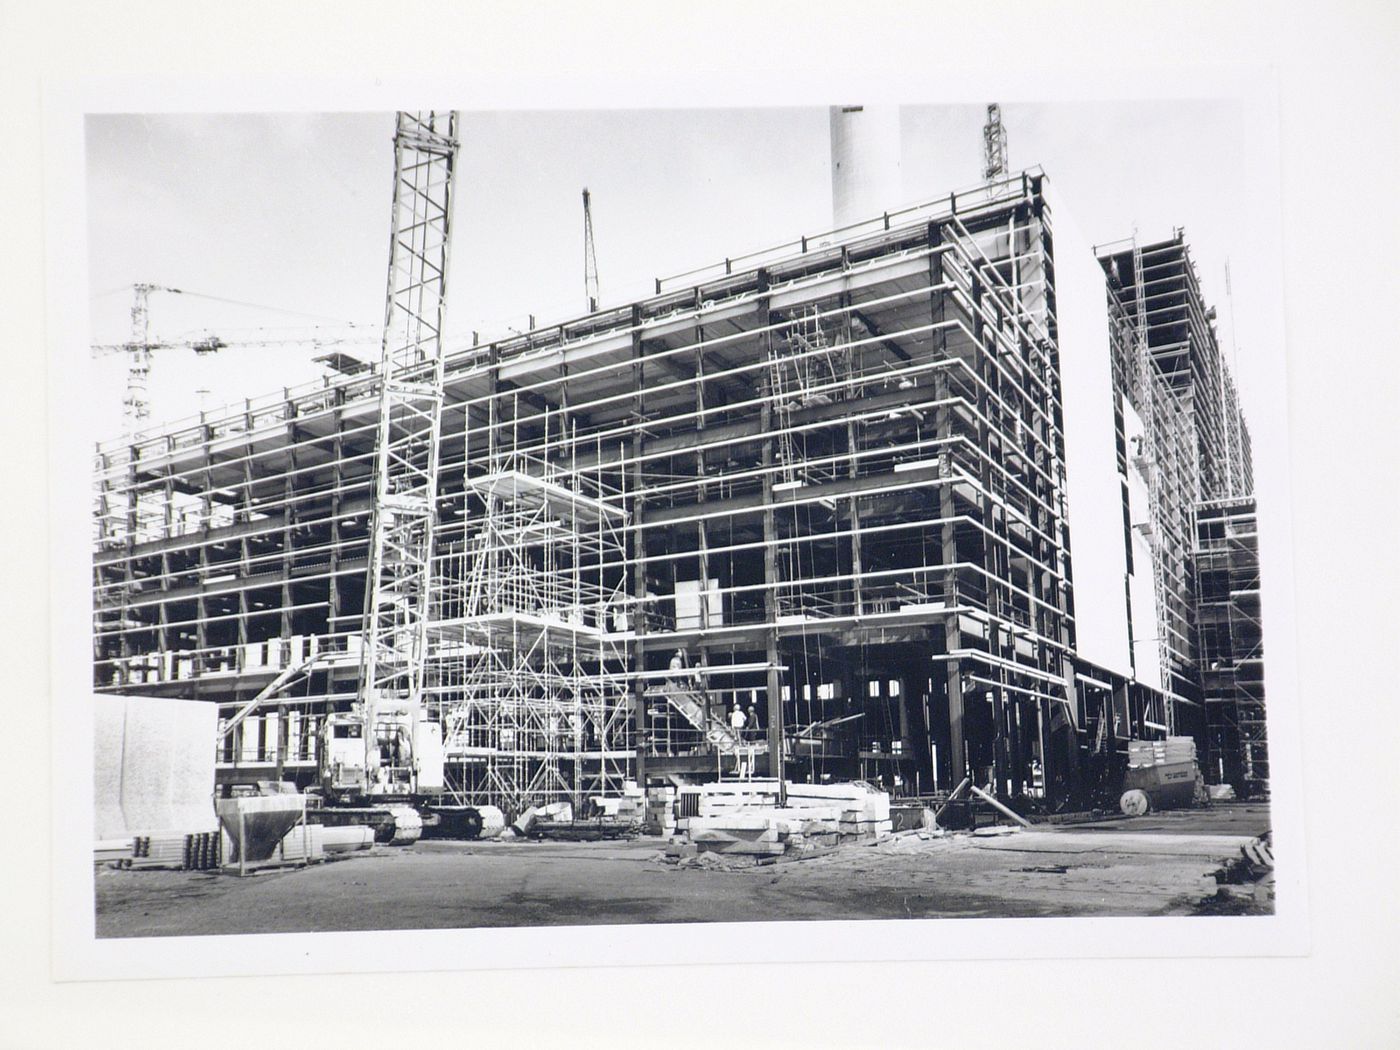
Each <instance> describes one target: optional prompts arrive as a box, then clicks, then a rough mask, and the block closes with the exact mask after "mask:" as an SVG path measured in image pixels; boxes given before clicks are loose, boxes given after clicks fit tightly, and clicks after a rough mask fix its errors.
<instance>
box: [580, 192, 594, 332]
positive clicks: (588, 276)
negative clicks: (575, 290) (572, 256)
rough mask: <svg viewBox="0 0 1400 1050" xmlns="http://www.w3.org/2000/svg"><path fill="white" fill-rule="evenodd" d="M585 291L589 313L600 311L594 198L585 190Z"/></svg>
mask: <svg viewBox="0 0 1400 1050" xmlns="http://www.w3.org/2000/svg"><path fill="white" fill-rule="evenodd" d="M583 291H584V294H585V295H586V296H588V312H589V313H593V312H595V311H596V310H597V309H598V257H597V256H596V255H595V254H594V253H593V198H592V196H591V195H590V194H589V192H588V187H587V186H585V187H584V188H583Z"/></svg>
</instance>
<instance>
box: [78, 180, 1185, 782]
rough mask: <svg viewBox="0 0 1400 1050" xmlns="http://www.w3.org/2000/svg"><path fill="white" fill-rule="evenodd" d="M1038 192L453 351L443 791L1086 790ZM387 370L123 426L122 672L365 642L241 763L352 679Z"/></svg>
mask: <svg viewBox="0 0 1400 1050" xmlns="http://www.w3.org/2000/svg"><path fill="white" fill-rule="evenodd" d="M1043 182H1044V179H1043V176H1041V175H1040V174H1039V173H1035V172H1028V173H1022V174H1019V175H1016V176H1013V177H1009V178H1007V179H1005V180H1002V181H999V182H996V183H993V184H991V185H987V186H982V187H977V188H975V189H972V190H969V191H967V192H959V193H957V194H950V195H948V196H945V197H941V198H938V199H936V200H933V201H929V202H925V203H923V204H920V205H917V206H914V207H911V208H908V209H903V210H901V211H899V212H892V213H890V214H887V215H881V216H876V217H873V218H872V219H871V220H870V221H868V222H864V223H857V224H854V225H852V226H850V227H848V228H846V229H843V230H842V231H839V233H837V234H829V233H828V234H821V235H818V236H813V237H804V238H801V239H800V240H798V241H794V242H791V243H788V244H784V245H780V246H776V247H774V248H771V249H765V250H763V251H761V252H757V253H753V254H752V255H750V256H746V257H744V258H735V259H729V260H725V261H724V262H723V263H721V264H717V265H715V266H712V267H705V268H702V269H700V270H696V271H691V272H689V273H687V274H679V275H675V276H673V277H668V278H662V279H659V280H658V281H657V282H656V292H655V294H654V295H653V296H649V297H647V298H645V299H643V300H639V301H637V302H634V303H630V304H627V305H625V306H619V307H615V308H610V309H606V310H601V311H597V312H593V313H589V314H588V315H586V316H583V317H575V318H570V319H566V320H563V321H561V322H559V323H557V324H550V325H540V326H537V327H533V328H532V329H531V330H529V331H527V332H519V333H513V334H511V335H508V336H505V337H502V338H500V339H497V340H494V341H488V342H485V343H483V344H481V345H473V346H470V347H465V346H463V347H455V348H451V347H450V348H449V349H448V352H447V353H446V355H445V357H444V361H443V391H444V397H443V403H442V418H441V461H440V469H439V471H438V483H437V492H436V497H435V499H436V506H437V511H438V516H437V523H436V531H435V541H436V544H435V545H436V553H435V555H434V557H433V560H432V572H433V578H434V583H433V587H432V592H433V593H434V596H435V604H434V607H433V609H432V610H431V613H430V616H429V620H428V627H427V632H428V633H427V648H426V655H425V657H424V664H423V666H424V670H423V674H424V680H425V686H424V695H425V697H426V703H427V706H428V709H429V711H430V713H431V715H432V716H433V717H434V718H435V719H438V720H440V722H441V723H442V727H443V736H444V741H445V745H446V752H447V773H448V779H449V796H450V798H451V799H452V800H454V801H457V802H459V803H464V804H482V803H489V804H495V805H501V806H502V807H503V808H506V809H516V808H519V807H521V806H523V805H525V804H528V803H531V802H537V801H553V800H562V799H566V798H567V799H570V800H572V801H575V802H578V801H582V800H585V799H586V798H588V797H589V796H590V795H593V794H609V793H616V792H617V791H619V790H620V789H621V787H622V785H623V784H624V783H625V781H627V780H629V779H634V780H636V781H637V782H638V783H643V784H645V783H655V782H658V781H659V780H664V779H672V780H684V779H685V778H708V777H712V776H714V775H715V774H716V773H717V772H724V773H726V774H728V773H730V772H733V769H734V766H735V761H736V760H735V757H734V756H736V755H737V754H739V753H741V752H742V753H746V754H747V762H748V766H747V768H748V769H749V770H750V771H754V770H755V768H756V767H757V769H758V771H762V767H763V766H764V765H765V764H766V765H767V767H768V769H769V770H770V771H777V770H779V769H781V770H782V771H783V772H785V773H786V774H787V775H789V776H790V777H798V778H804V777H810V778H813V779H821V778H823V777H856V776H861V775H865V776H868V777H871V778H873V779H878V780H881V781H883V782H884V783H885V784H886V785H887V786H888V787H890V788H891V789H892V790H896V791H898V792H901V793H917V792H920V791H923V792H927V791H932V790H950V789H951V788H952V787H953V786H955V785H956V784H957V783H958V782H959V781H960V780H961V779H962V777H963V776H964V775H974V774H975V776H976V777H977V779H978V781H979V782H981V783H986V782H987V781H988V780H992V781H994V782H995V783H996V784H997V786H998V791H999V792H1000V793H1001V794H1003V795H1007V796H1013V797H1014V796H1017V795H1020V794H1024V793H1025V792H1026V791H1027V790H1028V789H1029V786H1030V785H1031V784H1032V783H1034V782H1035V780H1036V776H1042V778H1043V784H1044V785H1045V786H1046V790H1047V792H1048V793H1049V794H1051V795H1055V796H1056V797H1057V799H1060V800H1062V799H1063V797H1064V795H1065V793H1066V792H1071V791H1072V790H1073V788H1074V781H1075V776H1076V773H1075V766H1074V758H1073V756H1074V753H1075V750H1076V748H1078V747H1079V735H1081V734H1082V732H1083V730H1082V729H1081V726H1082V725H1083V723H1082V720H1081V719H1079V718H1078V717H1077V711H1076V707H1077V706H1078V705H1079V704H1080V699H1079V696H1078V692H1077V689H1078V688H1079V687H1077V686H1076V685H1075V684H1074V679H1075V675H1074V671H1073V666H1072V665H1073V660H1074V648H1075V623H1074V614H1073V593H1072V571H1071V570H1072V565H1071V551H1070V544H1069V532H1068V525H1067V522H1066V519H1065V490H1066V486H1065V446H1064V434H1063V406H1062V400H1061V395H1060V376H1059V354H1060V348H1059V346H1058V343H1057V334H1056V324H1055V283H1054V266H1053V248H1052V244H1053V234H1054V231H1053V225H1052V220H1051V213H1050V209H1049V207H1048V204H1047V202H1046V199H1045V191H1044V185H1043ZM1149 310H1150V308H1149ZM379 393H380V391H379V387H378V385H377V380H376V378H375V377H373V376H338V377H334V378H328V379H326V380H324V381H323V382H321V383H319V384H315V385H312V386H308V387H303V388H299V389H295V390H286V391H281V392H279V393H277V394H275V395H273V396H271V397H269V398H266V399H260V400H257V401H249V402H247V403H246V404H245V405H243V406H239V407H237V408H235V409H231V410H225V411H222V412H213V413H207V414H205V415H203V416H201V417H200V418H199V419H197V420H193V421H189V422H187V423H183V424H177V425H173V426H170V427H168V428H165V429H163V430H161V431H159V432H155V433H147V434H142V435H137V436H136V437H135V438H134V439H133V440H131V441H129V442H116V443H113V444H111V445H104V446H102V447H101V448H99V450H98V456H99V458H98V464H97V469H98V486H97V489H98V492H97V500H96V503H95V505H94V508H95V513H96V514H97V515H98V531H97V536H96V544H97V549H96V552H95V564H94V582H95V595H96V610H95V615H96V616H97V620H96V622H97V640H96V660H95V680H96V684H97V686H98V688H100V689H105V690H112V691H131V690H138V689H139V690H141V691H143V692H156V693H162V694H166V695H187V696H200V697H205V698H208V699H211V700H214V701H216V702H217V703H219V704H220V706H221V708H222V709H224V710H225V711H226V712H227V713H228V714H229V715H230V716H231V715H232V714H233V713H234V712H236V711H237V709H238V705H239V703H240V702H243V701H246V700H247V699H248V698H250V697H251V696H253V695H255V694H256V693H257V692H258V690H259V689H260V688H262V687H264V686H265V685H266V684H267V683H268V682H269V681H271V680H273V678H275V676H276V675H277V674H279V673H280V672H281V671H282V670H283V669H285V667H286V666H287V664H288V663H289V662H291V661H293V660H294V659H297V658H298V657H299V656H300V658H302V659H304V658H305V655H306V654H307V653H308V652H309V651H310V650H312V649H314V650H315V651H317V652H330V653H337V654H344V656H345V659H343V660H330V661H327V662H326V666H325V667H324V668H322V669H318V670H317V671H316V673H315V674H313V675H312V676H311V677H310V678H309V679H307V681H306V682H304V683H303V684H302V685H301V686H300V687H299V688H298V690H297V691H296V695H290V696H286V697H284V698H283V706H284V708H285V712H277V713H275V714H279V715H281V714H284V715H285V717H283V718H282V719H281V721H279V722H278V723H277V725H276V726H274V727H271V728H269V726H268V725H267V724H266V721H265V718H266V716H263V715H258V716H254V717H250V718H249V719H248V720H247V721H246V722H244V723H243V725H241V726H240V727H239V732H240V733H241V735H242V741H241V743H240V742H239V741H232V740H231V742H230V744H229V747H228V749H227V751H226V754H225V757H224V759H223V761H222V763H221V768H223V769H225V770H226V771H227V772H228V773H229V775H233V774H234V773H237V774H238V775H243V776H249V775H252V772H253V771H254V770H255V769H257V768H260V764H261V765H262V766H267V765H271V764H272V763H273V762H274V761H275V760H276V759H277V758H278V756H281V757H283V758H287V759H288V762H287V763H286V765H287V766H288V768H291V767H293V766H294V767H295V769H297V770H300V769H301V768H302V767H301V766H299V765H296V764H295V763H302V762H307V763H310V762H312V761H313V760H314V747H315V740H314V733H313V732H311V731H310V730H309V729H307V728H306V727H307V726H310V725H313V724H314V721H315V719H317V718H319V717H320V716H322V715H323V714H324V713H325V712H328V711H334V710H340V709H342V708H344V707H345V706H347V705H348V704H349V703H351V702H353V700H354V698H355V696H356V689H357V685H358V683H357V680H356V677H355V670H356V667H355V664H356V661H355V660H354V659H353V658H354V657H355V656H358V655H360V647H361V645H362V642H361V633H360V628H361V615H362V611H363V608H364V603H365V581H366V577H367V568H368V565H369V558H370V550H371V544H370V532H371V530H370V527H369V522H370V517H369V515H370V511H371V509H372V507H373V505H374V492H373V489H372V481H373V478H374V472H373V469H372V467H373V456H374V454H375V438H376V435H377V433H378V428H379V424H380V422H381V408H380V402H379ZM1167 415H1168V413H1166V412H1165V411H1163V412H1160V413H1159V418H1165V417H1166V416H1167ZM1173 427H1175V429H1173ZM1156 430H1157V432H1158V433H1159V434H1163V433H1175V434H1177V435H1178V438H1179V437H1180V435H1181V433H1182V431H1181V428H1180V427H1179V426H1177V425H1176V424H1172V425H1171V426H1167V425H1163V424H1161V423H1160V422H1159V425H1158V426H1157V428H1156ZM1174 469H1175V468H1174ZM1188 471H1189V468H1188V467H1186V466H1183V467H1182V468H1181V471H1180V472H1181V473H1182V474H1183V476H1184V474H1185V473H1187V472H1188ZM1178 483H1179V484H1181V485H1185V484H1186V482H1184V481H1180V482H1172V481H1171V480H1170V477H1169V476H1168V475H1167V474H1166V473H1164V475H1163V482H1162V484H1163V485H1164V486H1169V485H1172V484H1178ZM1173 499H1174V497H1173V496H1172V495H1171V490H1170V489H1169V490H1168V491H1167V493H1166V495H1165V496H1164V499H1163V501H1162V502H1163V503H1164V504H1169V503H1171V502H1173ZM1170 527H1172V528H1180V527H1181V526H1180V524H1179V523H1178V524H1175V525H1171V526H1170ZM1188 546H1189V543H1188ZM1173 571H1175V570H1173ZM1173 586H1175V585H1174V584H1173ZM1185 633H1186V634H1187V635H1188V636H1189V634H1190V632H1189V630H1188V631H1186V632H1185ZM678 655H679V659H680V668H679V669H674V668H673V666H672V664H673V661H675V660H676V659H677V658H678ZM1156 702H1158V703H1160V698H1159V699H1158V700H1157V701H1156ZM736 705H737V706H739V707H740V709H741V710H742V711H743V712H744V713H745V716H746V718H745V721H746V725H745V727H744V731H743V733H741V734H737V735H736V734H734V733H733V732H732V730H731V729H730V728H729V727H728V726H727V725H726V720H725V717H724V712H732V710H733V708H734V707H735V706H736ZM268 714H269V715H272V714H274V713H272V712H269V713H268ZM293 714H295V715H296V716H297V719H296V721H297V724H298V730H297V732H298V737H297V739H298V746H297V748H296V749H295V750H296V754H295V756H294V757H295V763H293V762H291V760H290V759H291V757H292V756H290V753H289V748H288V747H287V746H284V745H283V744H282V743H280V741H282V739H283V737H284V735H285V734H286V732H288V727H289V726H290V725H291V723H292V718H291V716H292V715H293ZM1140 715H1141V712H1140V711H1138V712H1136V713H1135V717H1137V716H1140ZM1137 720H1138V723H1141V721H1142V720H1141V718H1140V717H1138V719H1137ZM269 742H270V743H269ZM782 760H785V761H784V762H783V764H782V765H781V766H780V765H779V762H780V761H782ZM1034 767H1038V768H1039V770H1040V773H1037V774H1035V775H1033V774H1032V769H1033V768H1034ZM221 775H222V774H221ZM300 775H301V774H300V773H298V776H300Z"/></svg>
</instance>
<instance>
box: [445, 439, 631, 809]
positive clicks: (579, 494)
mask: <svg viewBox="0 0 1400 1050" xmlns="http://www.w3.org/2000/svg"><path fill="white" fill-rule="evenodd" d="M567 444H568V445H569V446H570V447H571V448H575V447H576V443H574V442H572V441H569V442H567ZM595 459H596V457H595ZM489 466H490V469H488V470H486V471H484V472H483V473H480V474H476V475H474V476H471V477H469V478H468V479H467V481H466V496H467V505H468V508H469V512H468V514H467V515H466V524H465V531H464V535H463V539H462V541H461V542H460V544H458V545H457V549H456V550H455V551H453V552H450V553H448V554H447V555H446V557H445V558H444V560H443V563H442V566H441V568H440V572H442V573H443V575H444V577H445V579H444V580H443V582H442V583H440V585H439V590H440V596H439V600H440V606H439V610H438V615H437V619H436V622H435V623H434V626H433V635H434V644H433V651H434V653H435V659H434V661H433V667H432V672H431V679H432V681H431V684H430V686H429V688H428V695H429V697H430V698H431V699H430V704H431V705H432V706H433V707H436V708H437V710H438V712H439V714H440V717H441V720H442V723H443V727H444V751H445V756H446V761H447V779H448V788H449V791H450V793H451V794H452V795H453V796H454V797H455V799H456V800H457V801H458V802H460V803H463V804H477V805H479V804H492V805H499V806H501V807H502V808H504V809H506V810H508V811H513V812H518V811H520V810H521V809H523V808H525V807H526V806H528V805H536V804H544V803H549V802H557V801H566V800H567V801H569V802H572V803H573V804H574V806H575V807H576V808H578V807H580V806H582V804H583V803H584V802H585V801H586V800H587V799H588V798H589V797H590V796H593V795H605V794H617V793H619V792H620V791H621V789H622V786H623V783H624V781H625V780H626V778H627V775H628V769H627V762H628V760H629V759H630V757H631V751H630V750H629V748H628V721H627V720H628V716H629V713H630V712H629V709H628V705H627V699H628V682H629V675H628V674H627V673H626V671H627V650H626V644H627V640H628V638H629V637H630V635H629V632H628V631H627V630H626V626H627V616H628V603H627V600H626V598H625V592H624V588H623V575H622V572H621V562H622V560H623V556H622V551H623V549H624V543H625V526H626V522H627V517H626V514H625V512H624V511H623V509H622V506H621V492H620V491H617V490H612V489H608V488H606V487H605V486H604V484H603V482H602V479H601V476H600V475H599V473H598V472H597V470H596V469H595V470H593V471H591V472H589V471H582V470H580V469H578V468H577V466H575V465H574V464H573V463H572V461H571V462H570V463H569V464H566V465H560V464H558V463H553V462H550V461H549V460H547V459H545V458H537V457H533V456H529V455H525V454H522V453H517V452H513V451H507V452H505V453H504V454H501V455H498V456H495V457H493V458H492V461H491V463H490V464H489Z"/></svg>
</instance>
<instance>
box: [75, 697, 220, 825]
mask: <svg viewBox="0 0 1400 1050" xmlns="http://www.w3.org/2000/svg"><path fill="white" fill-rule="evenodd" d="M93 705H94V736H93V763H94V783H93V787H94V792H95V797H94V799H93V805H94V817H95V827H94V831H95V833H96V838H97V840H98V841H105V840H109V839H121V838H130V837H133V836H136V835H171V834H192V833H194V832H200V831H214V830H216V829H217V828H218V826H219V825H218V818H217V817H216V816H215V814H214V748H215V739H214V738H215V734H216V732H217V726H218V710H217V708H216V707H215V705H214V704H209V703H201V702H198V701H193V700H178V699H169V698H164V697H149V696H102V695H95V696H94V697H93Z"/></svg>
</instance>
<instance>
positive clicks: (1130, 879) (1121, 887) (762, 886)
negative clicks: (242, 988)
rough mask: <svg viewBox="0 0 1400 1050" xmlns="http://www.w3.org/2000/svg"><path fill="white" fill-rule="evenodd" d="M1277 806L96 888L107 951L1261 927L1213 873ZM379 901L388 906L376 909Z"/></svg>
mask: <svg viewBox="0 0 1400 1050" xmlns="http://www.w3.org/2000/svg"><path fill="white" fill-rule="evenodd" d="M1268 827H1269V813H1268V808H1267V806H1266V805H1261V804H1227V805H1216V806H1214V807H1212V808H1211V809H1209V810H1202V811H1194V810H1193V811H1183V812H1176V813H1162V814H1152V815H1149V816H1147V817H1141V818H1137V819H1135V820H1127V819H1123V820H1106V821H1100V822H1098V823H1094V824H1078V825H1073V826H1068V827H1054V828H1052V827H1048V826H1041V827H1037V828H1036V829H1034V830H1029V831H1026V830H1022V831H1018V832H1016V833H1013V834H1005V835H997V836H988V837H979V836H972V835H966V834H958V835H947V836H945V837H942V838H935V839H922V838H920V837H918V836H917V835H914V834H906V835H901V836H896V837H894V838H892V839H890V840H888V841H886V842H884V843H882V844H879V845H875V846H847V847H843V848H842V849H840V850H838V851H836V852H835V853H830V854H827V855H825V856H821V857H815V858H813V859H809V860H802V861H795V862H783V863H778V864H775V865H771V866H764V867H746V868H742V869H736V870H724V869H720V868H712V867H707V866H694V867H677V866H675V865H671V864H666V863H663V862H662V860H661V855H662V850H663V844H662V843H661V840H659V839H655V838H646V837H643V838H638V839H635V840H632V841H624V842H589V843H555V842H528V841H519V842H449V841H422V842H419V843H417V844H416V845H414V846H410V847H398V848H392V847H376V848H375V849H374V850H373V851H372V852H369V853H362V854H352V855H348V856H345V857H343V858H341V859H336V860H333V861H329V862H327V863H323V864H319V865H316V866H313V867H311V868H306V869H279V870H273V871H267V872H264V873H260V874H258V875H256V876H252V877H247V878H242V879H239V878H235V877H231V876H225V875H217V874H211V873H207V872H175V871H152V870H145V871H142V870H134V871H133V870H117V869H113V868H110V867H106V866H103V867H99V868H98V869H97V872H96V887H97V902H96V904H97V935H98V936H99V937H148V936H171V935H199V934H224V933H304V932H317V931H328V930H399V929H460V928H471V927H483V926H537V925H550V926H566V925H567V926H575V925H593V924H612V923H639V922H666V923H674V922H737V921H761V920H787V919H875V918H881V919H884V918H906V917H907V918H936V917H966V918H974V917H1029V916H1083V915H1089V916H1121V915H1139V916H1148V915H1195V914H1221V913H1225V914H1250V913H1260V912H1267V911H1269V910H1270V909H1271V907H1272V905H1271V902H1270V901H1269V899H1268V896H1267V894H1266V893H1262V892H1260V893H1253V894H1249V893H1246V894H1244V895H1243V896H1241V895H1239V894H1235V895H1233V896H1229V897H1226V896H1225V895H1217V885H1216V881H1215V879H1214V878H1213V877H1212V873H1213V872H1214V871H1216V870H1217V869H1218V868H1219V867H1220V866H1221V861H1222V860H1223V859H1225V858H1229V857H1234V856H1237V855H1238V853H1239V844H1240V842H1242V841H1244V840H1246V839H1249V838H1253V837H1255V836H1257V835H1260V834H1262V833H1264V832H1265V831H1267V830H1268ZM367 902H372V903H367Z"/></svg>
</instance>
